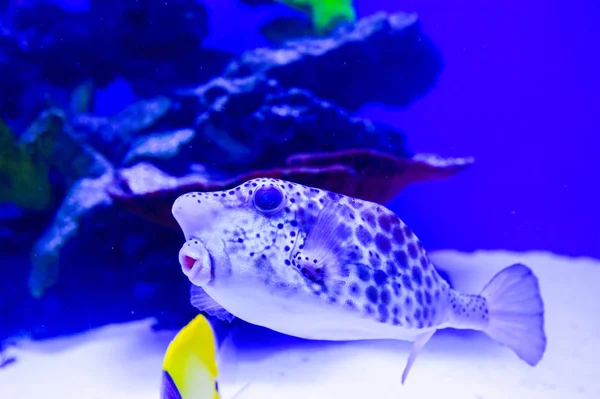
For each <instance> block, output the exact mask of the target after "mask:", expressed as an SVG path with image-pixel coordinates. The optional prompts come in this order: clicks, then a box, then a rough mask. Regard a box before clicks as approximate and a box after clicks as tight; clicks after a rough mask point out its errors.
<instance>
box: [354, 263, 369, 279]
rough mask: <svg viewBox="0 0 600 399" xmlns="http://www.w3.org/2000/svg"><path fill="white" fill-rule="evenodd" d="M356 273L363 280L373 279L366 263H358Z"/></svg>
mask: <svg viewBox="0 0 600 399" xmlns="http://www.w3.org/2000/svg"><path fill="white" fill-rule="evenodd" d="M356 273H357V276H358V278H359V279H360V280H361V281H365V282H367V281H369V280H370V279H371V273H369V268H368V267H367V266H366V265H363V264H362V263H357V264H356Z"/></svg>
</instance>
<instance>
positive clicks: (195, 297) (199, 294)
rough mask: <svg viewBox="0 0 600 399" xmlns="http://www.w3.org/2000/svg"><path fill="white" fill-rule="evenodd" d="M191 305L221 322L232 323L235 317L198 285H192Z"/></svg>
mask: <svg viewBox="0 0 600 399" xmlns="http://www.w3.org/2000/svg"><path fill="white" fill-rule="evenodd" d="M190 303H191V304H192V306H193V307H195V308H196V309H198V310H199V311H201V312H206V313H207V314H208V315H210V316H213V317H216V318H217V319H219V320H223V321H227V322H231V321H232V320H233V319H234V318H235V316H234V315H232V314H231V313H229V312H228V311H227V310H225V308H223V307H222V306H221V305H219V304H218V303H217V302H216V301H215V300H214V299H212V298H211V297H210V296H209V295H208V294H207V293H206V291H204V290H203V289H202V288H201V287H198V286H197V285H194V284H191V288H190Z"/></svg>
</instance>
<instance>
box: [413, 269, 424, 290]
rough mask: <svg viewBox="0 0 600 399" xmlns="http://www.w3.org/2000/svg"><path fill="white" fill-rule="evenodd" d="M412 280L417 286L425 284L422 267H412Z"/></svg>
mask: <svg viewBox="0 0 600 399" xmlns="http://www.w3.org/2000/svg"><path fill="white" fill-rule="evenodd" d="M412 280H413V282H414V283H415V284H416V285H417V286H421V285H422V284H423V274H422V272H421V268H420V267H418V266H415V267H413V268H412Z"/></svg>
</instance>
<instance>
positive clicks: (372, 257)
mask: <svg viewBox="0 0 600 399" xmlns="http://www.w3.org/2000/svg"><path fill="white" fill-rule="evenodd" d="M369 262H370V263H371V266H373V269H379V268H380V267H381V257H379V256H378V255H377V253H375V252H371V251H369Z"/></svg>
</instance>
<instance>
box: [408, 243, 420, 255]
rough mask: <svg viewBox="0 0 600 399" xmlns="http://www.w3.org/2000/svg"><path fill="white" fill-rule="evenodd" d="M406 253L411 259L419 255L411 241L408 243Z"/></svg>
mask: <svg viewBox="0 0 600 399" xmlns="http://www.w3.org/2000/svg"><path fill="white" fill-rule="evenodd" d="M408 255H409V256H410V257H411V258H413V259H417V257H418V256H419V255H418V254H417V247H415V244H413V243H412V242H411V243H410V244H408Z"/></svg>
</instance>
